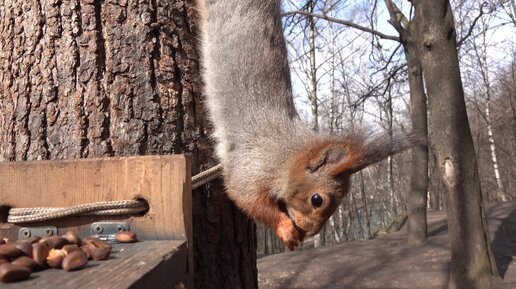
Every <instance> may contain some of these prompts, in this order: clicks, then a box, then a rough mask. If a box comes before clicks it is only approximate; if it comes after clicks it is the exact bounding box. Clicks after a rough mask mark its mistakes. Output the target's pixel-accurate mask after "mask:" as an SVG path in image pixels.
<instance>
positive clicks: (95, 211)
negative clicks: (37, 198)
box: [7, 200, 149, 224]
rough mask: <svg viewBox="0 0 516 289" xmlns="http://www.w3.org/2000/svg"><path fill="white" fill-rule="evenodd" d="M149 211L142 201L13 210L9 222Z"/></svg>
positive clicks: (8, 218)
mask: <svg viewBox="0 0 516 289" xmlns="http://www.w3.org/2000/svg"><path fill="white" fill-rule="evenodd" d="M148 209H149V206H148V205H147V203H146V202H145V201H141V200H124V201H110V202H97V203H91V204H82V205H77V206H73V207H68V208H12V209H11V210H9V216H8V217H7V222H9V223H15V224H16V223H29V222H40V221H47V220H52V219H59V218H64V217H69V216H84V215H111V216H112V215H129V214H137V213H142V212H144V211H146V210H148Z"/></svg>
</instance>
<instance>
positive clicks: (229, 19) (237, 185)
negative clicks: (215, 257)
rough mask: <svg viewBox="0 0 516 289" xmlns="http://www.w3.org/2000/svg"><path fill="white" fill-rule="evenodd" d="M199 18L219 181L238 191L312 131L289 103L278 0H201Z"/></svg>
mask: <svg viewBox="0 0 516 289" xmlns="http://www.w3.org/2000/svg"><path fill="white" fill-rule="evenodd" d="M228 7H230V9H228ZM201 18H203V19H204V21H201V35H202V53H201V55H202V61H203V65H204V68H205V70H204V74H203V75H204V82H205V93H206V95H207V107H208V112H209V116H210V119H211V121H212V123H213V125H214V129H215V132H214V137H215V140H216V141H217V148H216V154H217V156H218V158H219V159H220V161H221V162H222V164H223V166H224V170H225V176H226V185H227V186H228V187H230V188H233V189H236V190H237V191H239V193H241V194H245V192H246V191H247V189H248V188H250V187H252V186H253V182H256V181H257V180H264V181H274V180H275V179H277V178H278V176H279V175H280V174H282V173H284V171H285V169H284V168H283V165H284V162H285V161H286V159H287V157H288V156H289V155H290V153H292V152H294V151H295V150H296V149H299V148H300V147H303V143H308V142H310V141H311V140H312V139H314V138H315V137H316V136H315V134H314V133H313V132H312V131H311V130H310V129H308V128H306V127H305V126H304V125H303V124H302V123H301V121H300V119H299V117H298V115H297V112H296V110H295V107H294V103H293V98H292V88H291V81H290V70H289V65H288V59H287V51H286V45H285V40H284V38H283V31H282V24H281V17H280V1H276V0H265V1H253V0H221V1H206V2H205V7H204V10H203V11H201ZM278 186H281V184H277V186H274V187H276V188H278ZM278 190H279V189H278ZM278 190H276V191H275V192H271V193H272V194H281V193H280V192H279V191H278ZM231 191H233V190H232V189H230V190H229V192H230V193H231Z"/></svg>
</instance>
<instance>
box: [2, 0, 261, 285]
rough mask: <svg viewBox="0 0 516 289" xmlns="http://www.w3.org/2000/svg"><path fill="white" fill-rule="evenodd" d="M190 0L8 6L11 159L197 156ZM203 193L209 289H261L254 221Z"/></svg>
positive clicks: (207, 149) (199, 261)
mask: <svg viewBox="0 0 516 289" xmlns="http://www.w3.org/2000/svg"><path fill="white" fill-rule="evenodd" d="M194 15H195V13H194V7H193V4H192V2H191V1H183V0H162V1H153V0H140V1H127V0H106V1H95V0H83V1H79V0H59V1H58V0H49V1H34V0H0V47H1V51H0V85H1V86H0V161H25V160H37V159H68V158H87V157H105V156H122V155H123V156H128V155H145V154H171V153H192V154H193V158H192V160H193V165H192V167H193V169H194V171H193V173H196V172H198V171H199V170H200V169H204V168H206V167H207V166H208V163H209V162H210V161H212V159H211V145H210V144H209V142H208V138H207V134H206V127H207V124H206V121H205V115H204V112H203V107H202V101H201V83H200V77H199V69H198V53H197V49H196V47H195V44H196V43H195V42H196V36H195V29H196V28H195V19H194V18H195V17H194ZM222 191H223V190H222V186H221V185H220V184H219V185H217V186H214V187H213V188H212V189H209V192H208V189H207V188H205V189H204V191H202V190H197V191H195V192H194V196H193V201H194V205H195V206H194V240H195V246H194V250H195V253H196V254H195V256H196V261H195V262H196V274H195V278H196V286H197V287H198V288H224V287H226V288H235V287H241V288H256V286H257V281H256V269H255V263H256V256H255V246H256V245H255V237H254V236H255V235H254V225H253V224H252V222H250V221H249V220H248V219H247V218H245V217H244V216H243V215H242V214H240V213H239V212H238V211H237V210H236V209H235V208H234V207H233V206H232V205H231V203H230V201H229V200H228V199H227V198H226V197H225V195H224V194H223V193H222Z"/></svg>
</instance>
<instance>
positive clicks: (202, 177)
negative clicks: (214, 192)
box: [192, 164, 222, 190]
mask: <svg viewBox="0 0 516 289" xmlns="http://www.w3.org/2000/svg"><path fill="white" fill-rule="evenodd" d="M220 175H222V164H218V165H216V166H214V167H213V168H211V169H208V170H206V171H204V172H201V173H198V174H197V175H195V176H193V177H192V190H194V189H197V188H198V187H200V186H202V185H204V184H206V183H208V182H211V181H213V180H214V179H216V178H218V177H220Z"/></svg>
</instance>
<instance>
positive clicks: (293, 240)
mask: <svg viewBox="0 0 516 289" xmlns="http://www.w3.org/2000/svg"><path fill="white" fill-rule="evenodd" d="M275 230H276V235H277V236H278V237H279V238H280V240H281V241H282V242H283V244H285V246H287V248H289V250H294V248H295V247H297V245H298V244H299V241H302V240H303V234H302V233H300V232H299V230H298V229H297V227H296V226H295V225H294V222H292V220H291V219H290V218H288V217H287V216H285V215H282V218H281V220H280V222H279V223H278V224H277V226H276V228H275Z"/></svg>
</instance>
